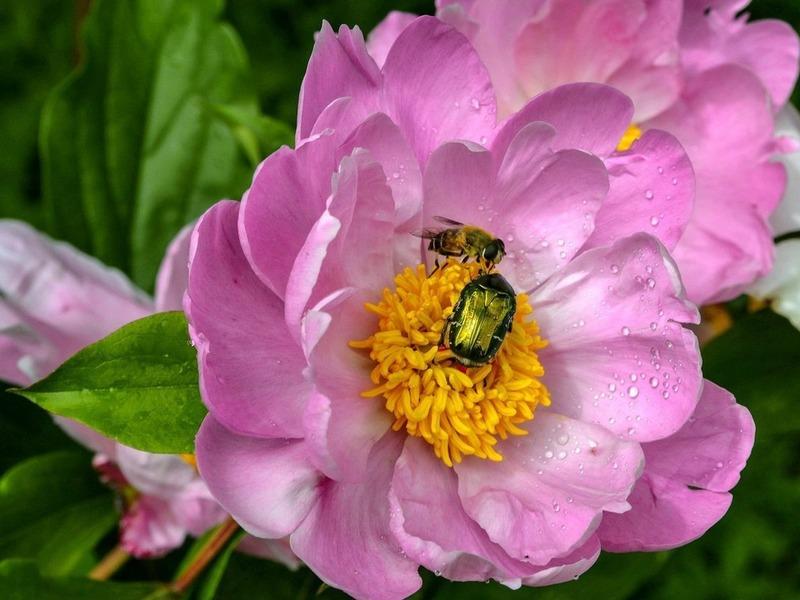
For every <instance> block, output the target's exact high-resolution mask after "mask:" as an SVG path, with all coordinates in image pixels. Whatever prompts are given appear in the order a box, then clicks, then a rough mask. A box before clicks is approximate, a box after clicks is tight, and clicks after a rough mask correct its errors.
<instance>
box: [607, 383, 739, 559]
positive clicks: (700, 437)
mask: <svg viewBox="0 0 800 600" xmlns="http://www.w3.org/2000/svg"><path fill="white" fill-rule="evenodd" d="M754 435H755V425H754V424H753V418H752V417H751V416H750V413H749V412H748V411H747V409H746V408H744V407H743V406H741V405H739V404H736V401H735V399H734V398H733V396H732V395H731V394H729V393H728V392H726V391H725V390H723V389H722V388H720V387H717V386H716V385H714V384H713V383H711V382H706V385H705V389H704V391H703V396H702V398H701V400H700V403H699V404H698V405H697V410H696V411H695V413H694V414H693V415H692V417H691V418H690V419H689V421H688V422H687V423H686V425H685V426H684V427H683V428H682V429H681V430H680V431H678V432H677V433H676V434H675V435H673V436H671V437H669V438H667V439H664V440H660V441H658V442H652V443H649V444H644V445H643V448H644V452H645V457H646V461H647V462H646V467H645V472H644V475H643V476H642V478H641V480H640V481H639V482H638V483H637V485H636V489H635V490H634V493H633V494H632V495H631V499H630V502H631V505H632V506H633V508H632V509H631V510H630V511H629V512H627V513H625V514H623V515H611V514H609V515H605V516H604V517H603V523H602V525H601V527H600V530H599V536H600V540H601V542H602V545H603V549H605V550H611V551H613V552H629V551H634V550H666V549H669V548H674V547H676V546H681V545H683V544H686V543H688V542H690V541H692V540H693V539H696V538H698V537H700V536H701V535H702V534H704V533H705V532H706V531H707V530H708V529H709V528H710V527H711V526H712V525H714V524H715V523H716V522H717V521H719V519H721V518H722V516H723V515H724V514H725V512H726V511H727V510H728V507H729V506H730V503H731V494H730V493H729V491H730V490H731V488H733V486H735V485H736V483H737V482H738V481H739V473H740V471H741V470H742V469H743V468H744V466H745V462H746V461H747V457H748V456H749V455H750V450H751V449H752V447H753V439H754Z"/></svg>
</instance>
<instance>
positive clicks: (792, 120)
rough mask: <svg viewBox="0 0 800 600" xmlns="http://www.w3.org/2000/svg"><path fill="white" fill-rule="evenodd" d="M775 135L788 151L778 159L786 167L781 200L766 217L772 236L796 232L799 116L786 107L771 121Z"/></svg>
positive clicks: (799, 190)
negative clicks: (783, 142)
mask: <svg viewBox="0 0 800 600" xmlns="http://www.w3.org/2000/svg"><path fill="white" fill-rule="evenodd" d="M775 135H776V136H781V137H782V138H783V139H784V140H785V143H786V144H787V145H789V148H788V149H787V152H786V154H781V155H780V156H778V158H779V160H780V161H781V162H782V163H783V165H784V166H785V167H786V174H787V180H786V191H785V192H784V194H783V199H782V200H781V203H780V204H779V205H778V208H777V209H775V212H774V213H772V215H771V216H770V219H769V221H770V224H771V225H772V229H773V231H774V233H775V235H776V236H778V235H783V234H784V233H791V232H794V231H800V113H798V112H797V109H796V108H795V107H794V106H792V105H791V104H787V105H786V106H785V107H784V108H783V110H782V111H781V112H780V114H779V115H778V118H777V119H776V121H775Z"/></svg>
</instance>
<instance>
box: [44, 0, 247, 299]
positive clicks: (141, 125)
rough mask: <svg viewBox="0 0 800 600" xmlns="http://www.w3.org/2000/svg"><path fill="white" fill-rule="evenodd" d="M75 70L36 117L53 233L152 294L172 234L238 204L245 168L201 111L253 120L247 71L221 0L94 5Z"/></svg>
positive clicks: (227, 133)
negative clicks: (219, 109)
mask: <svg viewBox="0 0 800 600" xmlns="http://www.w3.org/2000/svg"><path fill="white" fill-rule="evenodd" d="M92 4H93V9H92V12H91V14H90V15H89V18H88V19H87V21H86V26H85V30H84V42H85V46H86V48H85V53H84V57H85V58H84V62H83V64H82V65H81V66H80V67H79V68H78V70H77V71H75V72H74V73H73V74H72V75H71V76H70V77H69V78H68V79H67V80H66V81H64V82H63V83H62V85H60V86H59V87H58V88H57V89H56V90H55V91H54V93H53V94H52V96H51V97H50V98H49V101H48V103H47V106H46V107H45V111H44V114H43V118H42V127H41V153H42V161H43V188H44V189H43V191H44V200H45V203H46V206H47V209H48V216H49V221H50V222H49V225H50V229H51V232H52V233H53V234H54V235H55V236H56V237H58V238H61V239H65V240H67V241H69V242H72V243H73V244H75V245H77V246H78V247H80V248H81V249H83V250H85V251H87V252H89V253H90V254H93V255H94V256H96V257H98V258H99V259H101V260H102V261H104V262H105V263H107V264H110V265H113V266H116V267H119V268H122V269H123V270H125V271H127V272H129V273H130V274H131V275H132V278H133V280H134V281H135V282H136V283H138V284H139V285H140V286H141V287H143V288H144V289H152V287H153V281H154V278H155V273H156V270H157V268H158V264H159V262H160V260H161V258H162V256H163V254H164V250H165V248H166V246H167V244H168V243H169V241H170V239H171V238H172V237H173V236H174V234H175V233H176V232H177V231H178V230H179V229H180V228H181V227H182V226H183V225H184V224H186V223H187V222H189V221H191V220H192V219H194V218H196V217H197V216H198V215H200V214H201V213H202V212H203V211H204V210H205V209H206V208H207V207H208V206H209V205H211V204H212V203H213V202H215V201H217V200H219V199H220V198H224V197H233V198H237V197H239V196H240V195H241V193H242V192H243V191H244V189H246V187H247V184H248V182H249V180H250V177H251V174H252V167H251V165H250V164H249V162H248V160H247V157H246V156H245V154H244V152H242V150H241V149H240V147H239V144H238V141H237V137H236V134H235V133H234V132H233V131H232V130H231V129H230V127H229V126H228V124H227V123H226V122H225V121H224V120H223V119H221V118H219V116H218V115H217V114H216V113H215V111H214V110H212V109H211V108H210V106H211V105H212V104H224V105H233V106H237V107H238V108H239V110H241V111H243V112H244V113H247V112H250V113H252V114H257V105H256V100H255V96H254V93H253V92H252V90H251V86H250V69H249V65H248V62H247V58H246V55H245V52H244V50H243V48H242V46H241V43H240V41H239V38H238V37H237V35H236V33H235V32H234V31H233V30H232V29H231V28H230V27H229V26H228V25H226V24H224V23H222V22H221V21H220V20H219V16H218V13H219V11H220V9H221V4H222V3H221V1H220V0H96V1H95V2H93V3H92Z"/></svg>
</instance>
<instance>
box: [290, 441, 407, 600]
mask: <svg viewBox="0 0 800 600" xmlns="http://www.w3.org/2000/svg"><path fill="white" fill-rule="evenodd" d="M402 444H403V436H402V435H401V434H398V433H395V432H391V433H389V434H387V435H386V436H385V437H384V438H383V439H382V440H381V441H380V442H379V443H378V444H376V445H375V448H374V450H373V452H372V453H371V454H370V458H369V467H368V471H369V473H370V478H369V480H368V481H363V482H361V483H339V482H336V481H333V480H326V481H324V482H323V483H321V484H320V487H319V494H320V496H319V501H318V502H317V503H316V504H315V505H314V507H313V508H312V510H311V512H310V513H309V514H308V516H307V517H306V519H305V520H304V521H303V523H302V524H301V525H300V526H299V527H298V528H297V530H296V531H295V532H294V533H293V534H292V535H291V538H290V540H291V544H292V550H293V551H294V552H295V554H297V556H298V557H300V559H301V560H302V561H303V562H304V563H306V564H307V565H308V566H309V567H311V569H312V570H313V571H314V573H316V574H317V575H318V576H319V577H320V578H321V579H322V580H323V581H324V582H326V583H328V584H329V585H332V586H334V587H337V588H339V589H341V590H343V591H345V592H347V593H348V594H350V595H351V596H353V597H354V598H369V599H370V600H395V599H399V598H405V597H406V596H409V595H411V594H413V593H414V592H415V591H417V590H418V589H419V587H420V586H421V585H422V580H421V579H420V577H419V575H418V574H417V565H416V563H414V562H412V561H411V560H409V559H408V558H406V557H405V556H403V554H402V550H401V549H400V547H399V546H398V544H397V542H396V541H395V540H394V537H393V536H392V533H391V531H390V530H389V500H388V494H389V484H390V482H391V478H392V471H393V469H394V463H395V461H396V460H397V457H398V455H399V454H400V450H401V448H402Z"/></svg>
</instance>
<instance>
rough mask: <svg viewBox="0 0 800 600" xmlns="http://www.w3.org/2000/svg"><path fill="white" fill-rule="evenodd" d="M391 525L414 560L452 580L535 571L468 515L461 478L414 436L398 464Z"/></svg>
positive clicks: (392, 495)
mask: <svg viewBox="0 0 800 600" xmlns="http://www.w3.org/2000/svg"><path fill="white" fill-rule="evenodd" d="M390 500H391V503H392V508H393V510H392V513H391V526H392V531H393V532H394V534H395V536H396V537H397V540H398V541H399V542H400V545H401V546H402V548H403V550H404V551H405V553H406V554H407V555H408V556H409V558H411V559H413V560H415V561H417V562H419V563H420V564H422V566H424V567H425V568H426V569H428V570H430V571H434V572H436V573H437V574H439V575H441V576H443V577H446V578H447V579H450V580H453V581H486V580H488V579H497V580H508V579H510V578H519V577H521V576H523V575H528V574H530V573H531V572H532V570H533V568H532V567H531V565H529V564H527V563H525V562H523V561H519V560H514V559H513V558H511V557H510V556H509V555H508V554H506V553H505V551H504V550H503V549H502V548H501V547H500V546H498V545H497V544H495V543H494V542H492V541H491V540H490V539H489V536H488V535H487V534H486V532H485V531H484V530H483V529H481V527H480V526H479V525H478V524H477V523H476V522H475V521H474V520H473V519H472V518H471V517H469V515H467V514H466V513H465V512H464V508H463V507H462V506H461V499H460V498H459V496H458V478H457V476H456V473H455V471H453V469H448V468H445V467H444V465H443V464H442V461H441V460H439V459H438V458H436V456H435V455H434V453H433V451H432V448H431V447H430V445H428V444H426V443H425V442H424V441H422V440H420V439H417V438H412V437H409V438H408V439H407V440H406V442H405V446H404V447H403V452H402V454H401V455H400V458H398V460H397V464H396V465H395V470H394V476H393V478H392V487H391V494H390Z"/></svg>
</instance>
